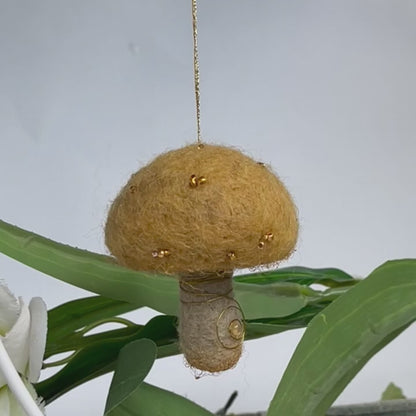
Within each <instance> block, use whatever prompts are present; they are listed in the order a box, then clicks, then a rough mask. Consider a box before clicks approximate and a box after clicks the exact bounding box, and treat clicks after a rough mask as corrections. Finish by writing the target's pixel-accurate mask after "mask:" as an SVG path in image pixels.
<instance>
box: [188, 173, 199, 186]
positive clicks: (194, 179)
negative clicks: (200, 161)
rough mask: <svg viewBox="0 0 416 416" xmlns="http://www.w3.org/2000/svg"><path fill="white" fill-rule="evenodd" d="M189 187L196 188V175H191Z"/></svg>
mask: <svg viewBox="0 0 416 416" xmlns="http://www.w3.org/2000/svg"><path fill="white" fill-rule="evenodd" d="M189 186H190V187H191V188H196V187H197V186H198V178H197V177H196V175H191V179H190V180H189Z"/></svg>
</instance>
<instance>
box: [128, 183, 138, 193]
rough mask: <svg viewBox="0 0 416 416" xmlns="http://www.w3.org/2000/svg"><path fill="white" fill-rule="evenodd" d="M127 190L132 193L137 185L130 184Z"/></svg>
mask: <svg viewBox="0 0 416 416" xmlns="http://www.w3.org/2000/svg"><path fill="white" fill-rule="evenodd" d="M129 191H130V192H131V193H132V194H134V193H135V192H136V191H137V186H136V185H130V186H129Z"/></svg>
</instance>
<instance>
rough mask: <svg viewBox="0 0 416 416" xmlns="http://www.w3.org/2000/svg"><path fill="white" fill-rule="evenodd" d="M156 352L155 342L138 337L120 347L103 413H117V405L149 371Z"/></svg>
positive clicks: (136, 386)
mask: <svg viewBox="0 0 416 416" xmlns="http://www.w3.org/2000/svg"><path fill="white" fill-rule="evenodd" d="M156 353H157V347H156V344H155V343H154V342H152V341H150V340H149V339H139V340H137V341H133V342H130V343H129V344H127V345H126V346H125V347H123V348H122V350H121V351H120V354H119V356H118V360H117V366H116V371H115V373H114V377H113V380H112V382H111V386H110V392H109V393H108V397H107V402H106V404H105V411H104V414H105V415H108V414H110V413H112V414H114V415H116V414H117V411H116V408H117V406H119V405H120V404H121V403H123V402H124V401H125V400H126V399H127V398H128V397H129V396H130V395H131V394H133V393H134V391H135V390H136V389H137V388H138V387H139V386H140V384H141V383H142V381H143V380H144V379H145V377H146V376H147V374H148V373H149V371H150V369H151V368H152V366H153V363H154V361H155V359H156Z"/></svg>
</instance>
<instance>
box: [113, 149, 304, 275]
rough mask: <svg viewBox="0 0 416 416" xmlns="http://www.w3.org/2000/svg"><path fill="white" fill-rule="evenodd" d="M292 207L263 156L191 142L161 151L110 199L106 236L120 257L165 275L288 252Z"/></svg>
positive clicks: (243, 264) (253, 262) (269, 259)
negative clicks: (264, 162) (252, 157)
mask: <svg viewBox="0 0 416 416" xmlns="http://www.w3.org/2000/svg"><path fill="white" fill-rule="evenodd" d="M297 236H298V220H297V210H296V207H295V205H294V203H293V201H292V198H291V196H290V195H289V193H288V191H287V190H286V188H285V186H284V185H283V184H282V182H281V181H280V180H279V179H278V178H277V176H276V175H275V174H274V173H273V172H272V171H271V170H270V169H269V168H268V167H267V166H265V165H264V164H263V163H258V162H256V161H254V160H253V159H251V158H249V157H248V156H245V155H244V154H243V153H241V152H240V151H239V150H236V149H232V148H229V147H223V146H217V145H210V144H204V145H203V146H197V145H195V144H193V145H189V146H186V147H183V148H181V149H178V150H173V151H169V152H167V153H164V154H161V155H159V156H158V157H156V159H154V160H153V161H152V162H151V163H149V164H148V165H147V166H145V167H143V168H142V169H140V170H139V171H138V172H136V173H134V174H133V175H132V176H131V177H130V179H129V181H128V182H127V184H126V185H125V186H124V187H123V188H122V190H121V191H120V193H119V195H118V196H117V198H116V199H115V200H114V202H113V204H112V206H111V208H110V211H109V214H108V219H107V223H106V226H105V241H106V244H107V246H108V248H109V250H110V252H111V253H112V254H113V255H114V256H115V257H116V258H117V260H118V261H119V263H121V264H123V265H125V266H127V267H129V268H132V269H136V270H147V271H156V272H162V273H166V274H189V273H198V272H220V271H230V270H234V269H238V268H247V267H249V268H251V267H256V266H261V265H270V264H273V263H276V262H278V261H280V260H283V259H285V258H287V257H288V256H289V255H290V254H291V253H292V251H293V250H294V247H295V245H296V240H297Z"/></svg>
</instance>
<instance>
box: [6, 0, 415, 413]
mask: <svg viewBox="0 0 416 416" xmlns="http://www.w3.org/2000/svg"><path fill="white" fill-rule="evenodd" d="M199 25H200V26H199V33H200V60H201V71H202V72H201V88H202V126H203V137H204V139H205V140H206V141H208V142H215V143H220V144H227V145H232V146H236V147H238V148H241V149H244V150H245V151H246V153H247V154H249V155H251V156H253V157H255V158H256V159H258V160H262V161H264V162H266V163H271V164H272V165H273V167H274V169H275V170H276V171H277V172H278V174H279V175H280V177H281V178H282V179H283V180H284V181H285V183H286V184H287V186H288V187H289V189H290V190H291V192H292V194H293V196H294V199H295V201H296V203H297V205H298V208H299V213H300V222H301V234H300V240H299V245H298V250H297V252H296V254H295V255H294V256H293V258H292V259H291V261H290V262H289V263H288V264H299V265H305V266H310V267H321V266H334V267H339V268H342V269H345V270H346V271H348V272H350V273H353V274H355V275H357V276H365V275H367V274H368V273H369V272H370V271H371V270H373V269H374V268H375V267H376V266H377V265H379V264H381V263H382V262H384V261H385V260H388V259H393V258H403V257H414V256H415V241H414V235H415V231H416V230H415V228H416V227H415V222H414V215H415V212H416V197H415V180H416V168H415V156H416V144H415V133H416V117H415V110H416V103H415V97H416V81H415V74H416V2H415V1H414V0H408V1H403V0H390V1H387V0H378V1H375V0H373V1H368V0H348V1H347V0H344V1H333V0H327V1H322V0H315V1H309V0H298V1H289V0H286V1H271V0H269V1H266V0H263V1H254V0H251V1H249V0H227V1H220V0H209V1H208V0H200V5H199ZM192 77H193V74H192V34H191V14H190V0H176V1H168V0H165V1H162V0H157V1H156V0H152V1H150V0H149V1H140V0H136V1H129V0H123V1H114V0H111V1H110V0H100V1H98V0H96V1H93V0H82V1H81V0H73V1H62V0H61V1H59V0H58V1H57V0H38V1H36V2H34V1H29V0H27V1H23V0H0V218H2V219H4V220H5V221H8V222H10V223H13V224H17V225H19V226H21V227H23V228H26V229H29V230H32V231H35V232H37V233H39V234H42V235H45V236H48V237H50V238H52V239H56V240H58V241H61V242H65V243H67V244H70V245H74V246H78V247H82V248H86V249H89V250H93V251H98V252H106V248H105V246H104V243H103V224H104V222H105V217H106V212H107V209H108V206H109V203H110V202H111V200H112V199H113V198H114V197H115V195H116V193H117V192H118V190H119V188H120V187H121V186H122V185H123V184H124V182H125V181H126V180H127V178H128V176H129V175H130V174H131V173H132V172H133V171H135V170H137V169H138V168H139V167H140V166H143V164H145V163H146V162H148V161H150V160H151V159H152V158H153V157H154V156H156V155H157V154H158V153H160V152H163V151H165V150H166V149H173V148H178V147H181V146H182V145H184V144H187V143H191V142H192V141H193V140H194V139H195V118H194V112H195V110H194V95H193V78H192ZM0 277H1V278H2V279H4V280H6V281H7V283H8V285H9V286H10V288H11V289H12V291H13V292H14V293H15V294H16V295H21V296H23V297H24V298H25V299H26V300H29V299H30V298H31V297H32V296H42V297H43V298H44V299H45V301H46V302H47V304H48V306H49V307H53V306H55V305H57V304H60V303H62V302H64V301H67V300H70V299H73V298H76V297H82V296H85V295H86V294H87V292H84V291H82V290H79V289H77V288H74V287H71V286H69V285H67V284H64V283H61V282H59V281H55V280H54V279H52V278H50V277H48V276H45V275H43V274H41V273H37V272H35V271H33V270H30V269H28V268H27V267H25V266H22V265H19V264H18V263H17V262H15V261H13V260H10V259H8V258H6V257H4V256H0ZM149 316H150V313H149V311H144V312H142V313H140V312H138V313H136V314H135V315H134V317H133V318H134V319H135V320H136V321H137V322H146V321H147V319H148V317H149ZM301 334H302V331H293V332H290V333H284V334H282V335H276V336H271V337H268V338H264V339H262V340H257V341H250V342H247V343H246V344H245V352H244V355H243V358H242V359H241V361H240V363H239V364H238V366H237V368H236V369H234V370H231V371H228V372H226V373H224V374H222V375H220V376H215V377H204V378H202V379H200V380H195V379H194V377H193V374H192V373H191V371H190V370H189V369H187V368H185V367H184V365H183V361H182V357H181V356H178V357H172V358H167V359H162V360H159V361H158V362H157V363H156V364H155V366H154V367H153V369H152V371H151V374H150V376H149V377H148V379H147V380H148V381H149V382H151V383H153V384H156V385H158V386H161V387H164V388H167V389H169V390H173V391H175V392H178V393H180V394H183V395H185V396H187V397H189V398H191V399H193V400H195V401H196V402H198V403H200V404H201V405H203V406H205V407H207V408H208V409H210V410H212V411H215V410H218V408H219V407H221V406H222V405H223V404H224V403H225V401H226V399H227V398H228V397H229V395H230V394H231V392H232V391H233V390H235V389H236V390H238V391H239V393H240V394H239V397H238V399H237V401H236V402H235V405H234V406H233V408H232V410H233V411H235V412H238V411H239V412H241V411H250V410H253V411H254V410H261V409H266V408H267V406H268V403H269V401H270V399H271V397H272V395H273V393H274V391H275V388H276V386H277V383H278V381H279V379H280V377H281V375H282V373H283V371H284V368H285V367H286V365H287V363H288V360H289V358H290V356H291V354H292V352H293V350H294V348H295V346H296V343H297V342H298V341H299V339H300V336H301ZM415 348H416V331H415V328H414V327H412V328H410V329H408V330H407V331H406V333H404V334H403V335H401V336H400V337H399V338H398V339H397V340H395V341H394V342H393V343H392V344H391V345H389V346H388V347H387V348H385V350H383V351H382V352H380V353H379V354H378V355H377V356H376V357H375V358H374V359H372V360H371V361H370V363H369V364H368V365H367V366H366V367H365V368H364V370H363V371H362V372H361V373H360V374H359V375H358V376H357V377H356V378H355V380H354V381H353V382H352V383H351V385H350V386H349V387H348V388H347V389H346V390H345V391H344V393H343V394H342V395H341V397H340V398H339V401H338V402H339V403H351V402H362V401H371V400H377V399H378V398H379V396H380V394H381V392H382V390H383V389H384V388H385V387H386V385H387V384H388V383H389V382H390V381H394V382H396V383H397V384H399V385H400V386H401V387H402V388H403V389H404V392H405V394H407V395H408V396H409V397H416V387H415V384H414V379H415V374H416V362H415V360H414V351H415ZM110 380H111V376H110V375H108V376H105V377H102V378H100V379H98V380H96V381H94V382H91V383H89V384H86V385H83V386H82V387H80V388H78V389H75V390H74V391H72V392H70V393H69V394H67V395H66V396H64V397H63V398H61V399H59V400H57V401H56V402H54V403H53V404H52V405H51V406H49V415H60V416H66V415H73V414H77V413H78V414H80V415H100V414H101V413H102V410H103V406H104V402H105V396H106V393H107V390H108V386H109V382H110Z"/></svg>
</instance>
